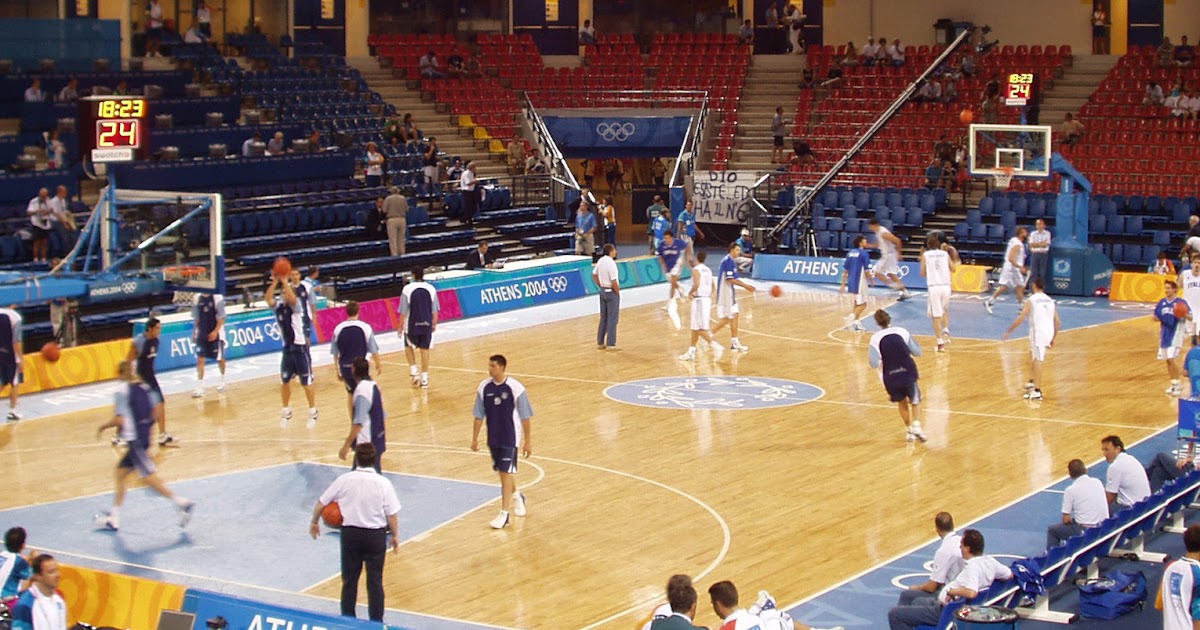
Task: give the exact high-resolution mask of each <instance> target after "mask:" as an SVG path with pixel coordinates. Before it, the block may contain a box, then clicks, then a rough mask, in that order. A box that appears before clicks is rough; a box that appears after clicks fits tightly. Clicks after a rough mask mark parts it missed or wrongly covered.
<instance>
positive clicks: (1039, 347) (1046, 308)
mask: <svg viewBox="0 0 1200 630" xmlns="http://www.w3.org/2000/svg"><path fill="white" fill-rule="evenodd" d="M1026 317H1028V318H1029V352H1030V358H1029V382H1028V383H1026V384H1025V400H1041V399H1042V364H1043V363H1045V361H1046V351H1047V350H1049V349H1050V348H1052V347H1054V338H1055V337H1057V336H1058V330H1059V328H1061V327H1062V322H1060V321H1059V319H1058V309H1057V308H1055V306H1054V300H1053V299H1051V298H1050V296H1049V295H1046V281H1045V280H1043V279H1041V278H1034V279H1033V295H1031V296H1029V299H1028V300H1026V301H1025V306H1022V307H1021V314H1020V315H1017V319H1016V320H1014V321H1013V323H1012V326H1009V327H1008V330H1006V331H1004V336H1003V337H1002V339H1004V340H1005V341H1007V340H1008V336H1009V335H1010V334H1012V331H1014V330H1016V329H1017V326H1020V325H1021V322H1023V321H1025V318H1026Z"/></svg>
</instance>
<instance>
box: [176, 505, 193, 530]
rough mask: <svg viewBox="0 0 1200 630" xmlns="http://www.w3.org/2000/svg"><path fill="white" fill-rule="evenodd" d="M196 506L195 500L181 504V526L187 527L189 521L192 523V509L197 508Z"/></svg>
mask: <svg viewBox="0 0 1200 630" xmlns="http://www.w3.org/2000/svg"><path fill="white" fill-rule="evenodd" d="M195 507H196V502H195V501H188V502H187V503H184V504H183V505H181V506H179V526H180V527H187V526H188V523H190V522H191V521H192V510H193V509H195Z"/></svg>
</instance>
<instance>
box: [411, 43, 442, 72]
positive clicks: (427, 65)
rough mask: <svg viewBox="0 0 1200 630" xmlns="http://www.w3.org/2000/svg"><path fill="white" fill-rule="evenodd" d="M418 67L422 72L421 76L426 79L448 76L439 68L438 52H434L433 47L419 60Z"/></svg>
mask: <svg viewBox="0 0 1200 630" xmlns="http://www.w3.org/2000/svg"><path fill="white" fill-rule="evenodd" d="M417 67H418V69H419V70H420V72H421V76H422V77H424V78H426V79H445V78H446V74H445V73H443V72H441V71H440V70H438V60H437V53H435V52H433V49H432V48H430V49H429V52H427V53H425V54H424V55H423V56H422V57H421V59H420V60H419V61H418V62H417Z"/></svg>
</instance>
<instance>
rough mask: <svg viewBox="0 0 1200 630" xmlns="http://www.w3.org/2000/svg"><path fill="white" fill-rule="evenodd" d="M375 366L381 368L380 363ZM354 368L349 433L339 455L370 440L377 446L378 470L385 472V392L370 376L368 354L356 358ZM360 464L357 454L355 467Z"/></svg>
mask: <svg viewBox="0 0 1200 630" xmlns="http://www.w3.org/2000/svg"><path fill="white" fill-rule="evenodd" d="M375 369H376V371H378V370H379V366H378V363H376V366H375ZM351 370H352V373H353V378H354V382H355V383H356V385H355V386H354V392H353V393H352V394H351V399H352V402H351V403H350V407H351V412H350V434H349V435H347V436H346V441H345V442H344V443H343V444H342V448H341V450H339V451H338V457H339V458H340V459H343V460H344V459H346V456H347V455H349V454H350V453H351V452H353V451H354V447H356V446H358V445H359V444H366V443H370V444H371V445H373V446H374V447H375V472H377V473H382V472H383V470H382V468H383V463H382V462H383V452H384V451H386V450H387V428H386V426H385V425H384V421H385V420H386V419H387V413H386V412H385V411H384V410H383V394H382V393H381V392H380V391H379V385H376V384H375V381H373V380H371V365H370V364H369V363H367V358H366V357H358V358H357V359H355V360H354V364H353V367H352V368H351ZM357 467H358V458H355V459H354V464H353V466H352V468H357Z"/></svg>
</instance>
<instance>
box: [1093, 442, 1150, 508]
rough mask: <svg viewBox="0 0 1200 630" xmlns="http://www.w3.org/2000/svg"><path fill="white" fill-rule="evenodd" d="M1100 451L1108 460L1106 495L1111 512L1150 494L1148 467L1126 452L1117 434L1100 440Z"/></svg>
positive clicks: (1105, 483) (1105, 484)
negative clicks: (1144, 466)
mask: <svg viewBox="0 0 1200 630" xmlns="http://www.w3.org/2000/svg"><path fill="white" fill-rule="evenodd" d="M1100 452H1101V453H1102V454H1103V455H1104V460H1105V461H1107V462H1108V475H1107V477H1106V478H1105V481H1104V495H1105V497H1106V499H1107V501H1108V510H1109V513H1111V514H1115V513H1116V512H1117V510H1119V509H1121V508H1127V507H1129V506H1131V505H1133V504H1134V503H1137V502H1138V501H1141V500H1142V499H1145V498H1146V497H1148V496H1150V479H1149V478H1148V477H1147V476H1146V469H1145V468H1143V467H1142V465H1141V464H1140V463H1139V462H1138V460H1136V459H1134V458H1133V456H1132V455H1130V454H1129V453H1126V452H1125V443H1124V442H1122V441H1121V438H1119V437H1117V436H1115V435H1109V436H1107V437H1105V438H1104V439H1102V440H1100Z"/></svg>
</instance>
